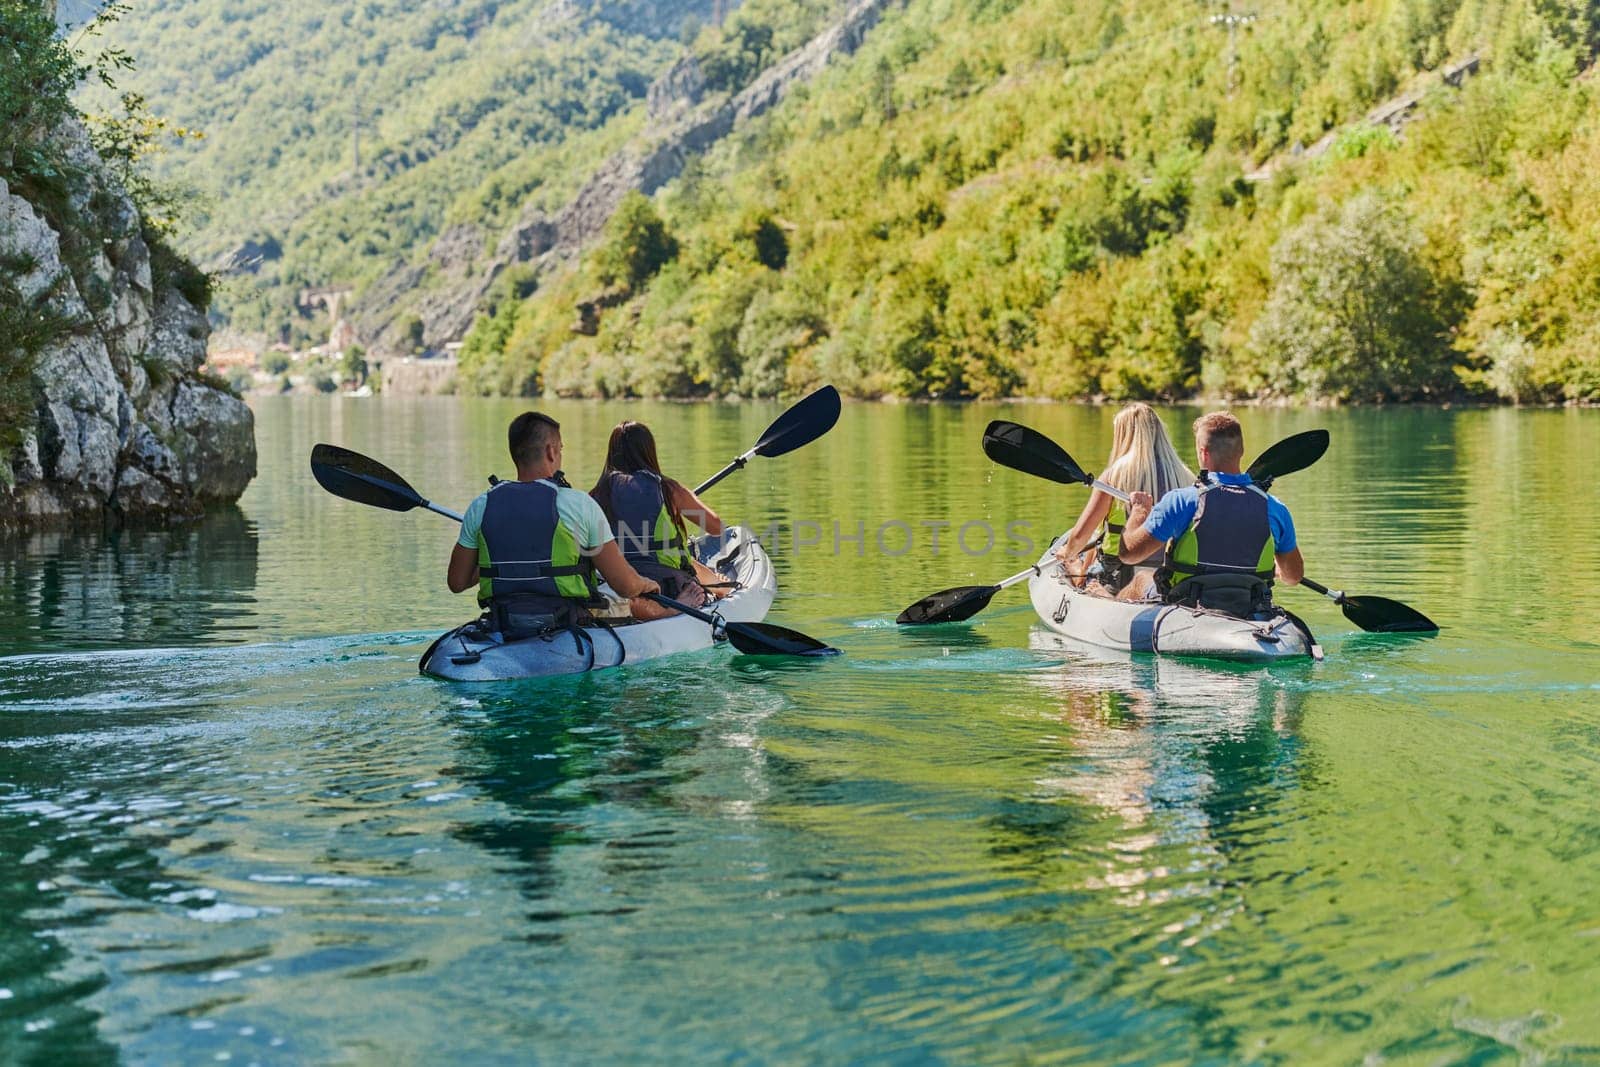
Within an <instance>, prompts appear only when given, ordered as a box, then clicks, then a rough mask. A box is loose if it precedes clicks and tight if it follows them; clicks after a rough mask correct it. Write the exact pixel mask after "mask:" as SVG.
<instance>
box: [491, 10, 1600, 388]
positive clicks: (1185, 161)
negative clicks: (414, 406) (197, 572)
mask: <svg viewBox="0 0 1600 1067" xmlns="http://www.w3.org/2000/svg"><path fill="white" fill-rule="evenodd" d="M776 6H777V5H772V8H776ZM769 10H770V8H769ZM1212 13H1213V12H1212V10H1211V9H1209V8H1206V7H1203V6H1200V5H1195V4H1189V5H1180V6H1176V7H1165V8H1163V7H1160V6H1156V7H1151V6H1149V5H1145V6H1142V7H1136V8H1129V7H1126V6H1125V5H1122V4H1120V3H1116V2H1112V0H1101V2H1091V3H1083V4H1075V5H1071V6H1066V7H1063V6H1062V5H1059V4H1053V3H1047V2H1043V0H1000V2H996V0H910V2H909V3H908V4H906V5H905V6H904V7H903V8H891V9H889V10H888V11H887V12H886V13H885V16H884V18H883V21H882V22H881V24H880V25H879V26H878V27H877V28H876V29H875V30H874V31H873V32H872V33H871V34H870V35H869V37H868V38H867V41H866V43H865V45H864V46H863V48H862V49H861V50H860V52H858V53H857V54H856V55H855V56H854V57H852V58H851V59H849V60H848V61H845V62H843V63H840V64H839V65H837V66H835V67H834V68H832V69H831V70H829V71H828V72H827V73H825V74H824V75H823V76H822V77H821V78H820V79H818V81H817V82H816V83H815V84H814V85H812V86H811V87H809V88H808V90H806V91H804V92H801V93H798V94H796V95H795V96H794V97H793V98H792V99H791V100H789V101H788V102H786V103H785V104H784V105H782V106H780V107H779V108H777V109H775V110H774V111H773V112H771V113H769V114H768V115H767V116H764V117H763V118H762V119H760V120H758V121H756V122H753V123H751V124H750V125H749V126H748V127H746V128H744V129H743V130H741V131H740V132H739V133H738V134H737V135H736V136H735V137H733V138H730V139H729V140H728V141H727V142H725V143H724V144H722V145H719V146H718V147H717V148H716V149H714V150H713V151H712V152H711V153H710V154H709V155H708V156H707V157H706V158H704V159H703V160H701V161H699V162H698V163H697V164H696V165H694V166H692V167H691V168H690V169H689V170H688V171H687V172H686V173H685V174H684V175H683V177H682V178H680V179H679V180H678V181H677V182H675V183H673V184H672V185H671V186H670V187H669V188H668V189H666V190H665V191H664V192H663V193H662V194H661V195H659V196H658V197H657V201H658V211H659V213H660V216H661V218H662V220H663V222H664V227H665V233H666V235H667V236H669V237H670V238H671V239H672V240H673V241H675V242H676V244H677V246H678V253H677V255H676V256H675V257H672V258H670V260H669V261H667V262H665V264H664V265H662V266H661V267H660V269H659V270H657V271H655V272H654V273H653V274H652V276H651V277H650V278H649V280H648V281H646V282H644V283H643V284H642V285H635V286H634V292H633V293H632V295H631V298H629V299H628V300H626V301H625V302H620V303H616V304H614V306H601V305H610V304H612V302H611V301H599V302H598V304H597V302H596V297H597V296H598V295H599V294H601V293H602V292H604V291H605V289H606V287H607V284H608V283H607V279H608V278H610V277H614V276H615V273H616V272H615V269H614V267H613V266H610V264H613V263H614V261H615V257H616V256H617V255H619V254H624V253H625V249H623V248H622V247H621V246H620V245H619V243H618V241H619V238H618V235H617V233H616V232H613V233H612V234H611V235H610V236H609V237H608V239H607V241H606V242H604V243H602V244H601V246H600V247H598V248H596V249H593V250H591V253H590V255H589V256H588V258H587V260H586V261H585V263H584V264H583V265H582V267H581V268H580V269H578V270H576V271H573V272H571V273H569V274H567V275H565V276H562V277H559V278H552V279H546V280H545V281H544V282H543V284H542V285H541V287H540V288H539V289H538V290H537V291H535V292H533V293H532V294H531V295H529V296H528V297H527V299H526V300H523V301H520V302H518V301H510V300H507V299H505V298H504V297H503V295H502V298H501V299H498V300H497V301H496V302H495V303H494V307H493V314H492V315H486V316H484V317H483V318H482V319H481V320H480V323H479V325H478V327H477V328H475V330H474V333H473V334H472V336H471V338H470V339H469V343H468V345H467V346H466V348H465V349H464V351H463V365H464V371H465V373H466V375H467V379H468V384H469V385H471V386H473V387H476V388H478V389H482V390H485V391H517V390H528V389H544V390H552V391H556V392H560V393H570V394H583V393H602V394H650V393H658V392H666V393H677V392H686V393H717V394H768V393H774V392H783V391H792V390H796V389H800V388H803V387H805V386H807V385H809V384H811V383H812V382H815V381H817V380H820V379H827V380H831V381H834V382H836V383H838V384H839V385H840V386H841V387H843V388H847V389H849V390H851V391H853V392H855V393H858V394H863V395H882V394H899V395H907V396H923V395H926V396H963V395H977V396H996V395H1007V394H1019V393H1020V394H1032V395H1047V396H1058V397H1076V396H1109V397H1135V396H1139V397H1177V396H1186V395H1192V394H1195V393H1197V392H1206V393H1211V394H1233V395H1253V396H1271V395H1288V396H1297V397H1328V398H1349V399H1415V398H1427V397H1439V396H1443V395H1453V394H1467V395H1478V396H1485V397H1493V396H1498V397H1503V398H1509V399H1516V400H1559V399H1562V398H1575V399H1596V398H1600V344H1597V343H1596V342H1597V341H1600V293H1597V292H1596V290H1595V288H1594V281H1593V279H1594V278H1595V277H1600V272H1597V270H1596V268H1597V267H1600V262H1597V260H1600V236H1597V235H1600V227H1597V225H1596V224H1597V223H1600V208H1597V207H1596V206H1595V205H1596V204H1600V196H1597V194H1600V188H1597V186H1600V177H1597V175H1600V166H1596V165H1595V164H1596V163H1600V114H1597V113H1596V110H1595V108H1594V107H1593V100H1592V97H1593V95H1594V90H1593V88H1592V87H1591V85H1590V83H1589V82H1588V81H1587V80H1586V79H1582V78H1579V77H1577V75H1578V74H1579V73H1580V71H1582V70H1583V69H1584V68H1586V67H1587V65H1588V64H1589V62H1590V61H1591V59H1592V57H1593V54H1594V50H1595V45H1596V39H1597V34H1600V10H1597V9H1596V8H1594V7H1593V6H1592V5H1587V4H1583V3H1580V2H1578V0H1372V2H1364V3H1340V2H1334V0H1300V2H1297V3H1295V4H1293V5H1291V6H1287V7H1279V8H1275V9H1265V10H1263V11H1262V12H1261V17H1260V18H1259V20H1258V21H1257V22H1255V23H1253V24H1250V25H1248V26H1246V27H1244V28H1242V29H1241V30H1240V31H1239V38H1238V57H1239V62H1238V67H1237V74H1236V84H1235V85H1234V86H1233V88H1232V90H1231V91H1230V86H1229V80H1230V76H1229V70H1228V65H1227V62H1226V59H1225V56H1226V51H1227V34H1226V32H1225V31H1223V30H1221V29H1219V28H1218V27H1216V26H1214V25H1213V24H1212V23H1211V22H1210V21H1209V16H1210V15H1211V14H1212ZM761 17H762V15H761V9H746V13H745V14H744V15H743V22H742V23H741V25H742V28H741V29H740V31H739V32H738V33H737V34H729V35H726V36H725V40H727V41H729V42H734V41H737V42H738V45H737V48H736V49H734V51H736V52H737V53H738V55H744V54H745V53H747V52H748V53H751V54H755V55H763V54H765V52H764V50H765V49H766V45H765V44H763V42H764V41H765V40H766V36H765V35H764V34H763V33H761V32H758V30H757V29H755V28H752V24H753V23H754V22H756V21H758V20H759V19H760V18H761ZM729 47H730V48H733V45H732V44H731V43H730V44H729ZM1472 54H1476V55H1478V56H1480V57H1481V59H1482V65H1481V69H1480V72H1479V73H1478V74H1477V75H1476V76H1472V77H1467V78H1465V79H1464V80H1462V81H1461V84H1460V87H1459V88H1457V87H1452V86H1447V85H1445V84H1443V82H1442V81H1441V79H1440V75H1439V72H1440V70H1441V69H1442V68H1443V67H1444V66H1445V65H1447V64H1449V63H1451V62H1454V61H1457V60H1460V59H1462V58H1464V57H1466V56H1468V55H1472ZM741 63H742V60H740V61H735V60H733V59H730V60H729V62H728V64H725V66H728V67H730V68H732V67H737V68H739V69H740V70H741V71H742V70H743V67H742V66H741ZM711 69H712V70H713V71H718V72H719V73H716V75H715V80H716V82H717V83H718V84H722V83H728V84H730V85H732V84H738V83H740V82H741V81H742V80H744V78H745V75H744V74H743V73H740V74H737V75H734V74H724V73H720V72H721V71H722V70H723V67H718V66H715V65H713V66H712V68H711ZM1407 91H1414V92H1416V94H1417V95H1418V97H1419V102H1418V104H1417V106H1416V109H1415V112H1414V113H1413V115H1412V121H1410V122H1409V123H1408V124H1407V125H1406V126H1405V127H1404V129H1403V131H1402V132H1401V133H1400V134H1399V136H1396V135H1395V134H1394V133H1393V132H1391V131H1390V130H1389V129H1386V128H1379V127H1375V126H1364V125H1362V124H1361V122H1360V120H1361V119H1362V116H1363V115H1364V114H1365V113H1366V112H1367V111H1368V109H1370V108H1372V107H1374V106H1375V105H1378V104H1380V103H1383V102H1384V101H1385V100H1388V99H1390V98H1392V97H1394V96H1395V95H1396V94H1398V93H1401V92H1407ZM1330 131H1333V140H1332V143H1331V144H1330V145H1328V146H1327V148H1326V150H1325V151H1318V152H1305V153H1301V152H1300V151H1299V149H1300V148H1301V147H1302V146H1310V145H1312V144H1313V143H1314V142H1317V141H1318V140H1319V139H1321V138H1322V137H1323V136H1324V135H1325V134H1327V133H1329V132H1330ZM1265 163H1270V166H1269V167H1267V169H1266V170H1265V171H1264V176H1260V177H1258V180H1246V179H1245V175H1246V173H1248V172H1249V171H1251V170H1254V169H1255V168H1257V167H1259V166H1261V165H1262V164H1265ZM634 210H637V209H634ZM580 304H590V305H595V306H597V307H599V310H600V314H599V321H598V322H597V323H584V324H582V325H583V326H585V327H589V326H593V327H594V328H592V329H589V328H585V329H581V330H577V331H575V329H574V323H575V315H574V308H575V307H577V306H578V305H580Z"/></svg>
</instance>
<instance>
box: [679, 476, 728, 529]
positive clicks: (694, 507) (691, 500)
mask: <svg viewBox="0 0 1600 1067" xmlns="http://www.w3.org/2000/svg"><path fill="white" fill-rule="evenodd" d="M672 502H673V503H674V504H676V505H677V507H678V514H679V515H682V516H683V517H684V519H685V520H687V521H689V522H692V523H694V524H695V525H696V526H698V527H700V529H702V530H704V531H705V532H706V533H708V534H710V535H712V536H713V537H715V536H717V535H718V534H720V533H722V520H721V519H720V518H718V517H717V513H716V512H715V511H712V510H711V509H710V508H708V507H706V506H705V505H704V504H703V503H701V502H700V498H699V497H697V496H695V495H694V491H693V490H692V489H690V488H689V487H688V486H686V485H683V484H682V483H678V484H676V485H674V487H673V491H672Z"/></svg>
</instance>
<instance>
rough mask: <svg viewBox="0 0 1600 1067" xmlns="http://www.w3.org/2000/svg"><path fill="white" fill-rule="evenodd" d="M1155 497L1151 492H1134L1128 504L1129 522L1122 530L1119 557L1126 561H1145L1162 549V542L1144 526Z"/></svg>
mask: <svg viewBox="0 0 1600 1067" xmlns="http://www.w3.org/2000/svg"><path fill="white" fill-rule="evenodd" d="M1154 505H1155V498H1154V497H1152V496H1151V495H1150V494H1149V493H1134V494H1133V499H1132V501H1131V502H1130V503H1129V505H1128V524H1127V526H1126V527H1125V528H1124V529H1123V531H1122V549H1121V551H1119V552H1118V553H1117V558H1118V559H1120V560H1121V561H1122V562H1124V563H1143V562H1144V561H1145V560H1147V559H1149V558H1150V557H1151V556H1153V555H1155V554H1156V553H1157V552H1159V551H1160V550H1161V544H1162V543H1161V542H1160V541H1158V540H1157V539H1156V538H1155V537H1153V536H1151V534H1150V531H1149V530H1147V529H1145V528H1144V523H1145V520H1146V519H1148V518H1149V517H1150V509H1151V507H1153V506H1154Z"/></svg>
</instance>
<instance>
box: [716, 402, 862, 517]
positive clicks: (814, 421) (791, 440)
mask: <svg viewBox="0 0 1600 1067" xmlns="http://www.w3.org/2000/svg"><path fill="white" fill-rule="evenodd" d="M838 421H839V390H837V389H835V388H834V387H833V386H831V385H824V386H823V387H822V388H821V389H818V390H817V391H816V392H814V393H811V394H810V395H809V396H806V397H804V398H803V399H801V400H800V401H798V402H797V403H796V404H795V405H794V406H793V407H791V408H790V409H789V410H788V411H785V412H784V413H783V414H782V415H779V416H778V417H777V418H776V419H774V420H773V422H772V425H771V426H768V427H767V430H766V432H765V433H763V434H762V435H761V439H760V440H758V441H757V442H756V443H755V445H754V446H753V447H751V449H750V451H748V452H745V453H744V454H742V455H740V456H738V457H737V458H735V459H734V461H733V462H732V463H729V464H728V465H727V466H726V467H723V468H722V469H721V470H719V471H718V472H717V473H715V474H713V475H712V476H711V477H710V478H708V479H706V480H705V481H703V482H701V483H700V484H699V485H697V486H695V489H694V492H695V495H696V496H699V495H700V494H701V493H703V492H705V491H706V490H707V489H710V488H711V487H712V486H713V485H716V484H717V483H718V482H720V481H722V479H724V478H726V477H727V476H728V475H730V474H732V473H733V472H734V471H736V470H741V469H743V468H744V465H745V464H746V463H749V462H750V457H751V456H766V457H767V458H769V459H770V458H772V457H774V456H781V455H783V454H784V453H785V452H793V451H794V450H795V449H797V448H800V447H801V446H802V445H809V444H810V443H811V442H812V441H815V440H816V439H817V438H819V437H821V436H822V435H823V434H825V433H827V432H828V431H829V430H831V429H833V424H834V423H836V422H838Z"/></svg>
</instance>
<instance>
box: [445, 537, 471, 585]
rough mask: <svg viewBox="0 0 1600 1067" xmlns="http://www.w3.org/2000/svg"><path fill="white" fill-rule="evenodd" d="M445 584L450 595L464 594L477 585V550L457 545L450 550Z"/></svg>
mask: <svg viewBox="0 0 1600 1067" xmlns="http://www.w3.org/2000/svg"><path fill="white" fill-rule="evenodd" d="M445 584H447V585H448V586H450V591H451V592H452V593H465V592H466V591H467V590H468V589H471V588H472V587H473V586H475V585H477V584H478V550H477V549H476V548H468V547H467V546H466V545H462V544H457V545H456V546H455V547H454V548H452V549H451V550H450V569H449V570H448V571H447V572H446V573H445Z"/></svg>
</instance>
